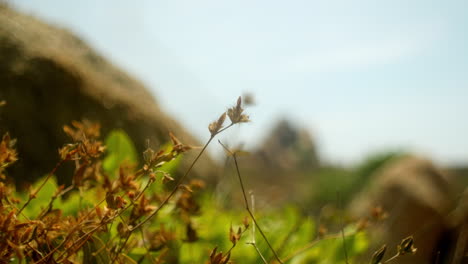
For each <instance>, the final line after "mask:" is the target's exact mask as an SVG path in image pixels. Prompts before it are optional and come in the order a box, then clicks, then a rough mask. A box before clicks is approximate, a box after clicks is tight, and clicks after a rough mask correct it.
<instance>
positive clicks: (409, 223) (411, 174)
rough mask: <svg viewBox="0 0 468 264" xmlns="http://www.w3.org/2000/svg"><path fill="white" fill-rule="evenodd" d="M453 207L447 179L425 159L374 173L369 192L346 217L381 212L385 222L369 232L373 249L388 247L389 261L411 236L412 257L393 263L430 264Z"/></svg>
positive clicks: (405, 161) (407, 160) (401, 160)
mask: <svg viewBox="0 0 468 264" xmlns="http://www.w3.org/2000/svg"><path fill="white" fill-rule="evenodd" d="M453 205H454V199H453V196H452V193H451V189H450V185H449V181H448V179H447V176H446V175H445V174H444V173H443V172H442V171H441V170H440V169H439V168H437V167H436V166H434V164H432V163H431V162H430V161H428V160H426V159H422V158H418V157H414V156H405V157H401V158H398V159H396V160H393V161H390V162H389V164H387V165H384V166H383V168H382V169H380V170H379V171H377V172H376V174H375V175H374V176H373V177H372V179H371V180H370V186H369V188H368V189H366V190H365V191H363V193H362V194H360V195H358V198H356V200H354V201H353V202H352V203H351V211H352V212H354V214H355V215H357V216H360V217H363V216H365V215H367V214H368V212H370V210H371V208H373V207H376V206H381V207H382V208H383V209H384V211H385V212H387V214H388V218H387V219H385V220H384V221H383V223H381V224H380V225H377V226H376V227H374V228H372V230H371V232H370V234H371V236H372V238H373V240H374V241H376V244H374V245H373V246H372V249H375V250H377V249H378V247H380V246H381V244H387V246H388V247H389V250H387V251H388V255H390V254H395V253H396V246H397V245H398V244H399V242H400V241H401V240H402V239H403V238H406V237H408V236H411V235H412V236H413V237H414V241H415V246H416V248H417V252H416V254H414V255H408V256H403V257H401V258H399V259H398V261H397V262H398V263H408V264H409V263H435V262H434V260H435V259H436V258H437V255H438V254H440V253H438V252H439V251H441V249H440V247H439V244H440V241H441V240H443V239H444V236H445V234H446V232H447V230H448V229H449V228H450V225H449V222H448V218H447V217H448V215H449V213H450V211H451V210H452V209H453ZM442 253H444V252H442Z"/></svg>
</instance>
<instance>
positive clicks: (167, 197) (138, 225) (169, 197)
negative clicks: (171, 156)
mask: <svg viewBox="0 0 468 264" xmlns="http://www.w3.org/2000/svg"><path fill="white" fill-rule="evenodd" d="M233 125H234V123H231V124H230V125H229V126H227V127H225V128H223V129H220V130H219V131H217V132H216V133H213V134H212V135H211V136H210V138H209V139H208V141H207V142H206V143H205V145H204V146H203V148H202V149H201V150H200V152H199V153H198V155H197V156H196V157H195V159H194V160H193V161H192V163H191V164H190V166H189V168H188V169H187V170H186V171H185V173H184V175H182V177H180V178H179V179H178V180H177V183H176V185H175V187H174V189H172V191H171V192H170V193H169V195H168V196H166V198H165V199H164V200H163V201H162V203H161V204H160V205H159V206H158V207H157V208H156V209H155V210H154V211H153V212H152V213H151V214H150V215H149V216H148V217H146V218H145V219H144V220H142V221H141V222H140V223H138V224H137V225H135V226H134V227H132V228H130V229H129V232H128V235H127V237H126V239H125V240H124V243H123V244H122V245H121V246H120V247H119V249H118V250H117V253H116V256H115V258H114V259H113V260H112V262H111V263H114V262H115V260H116V258H117V256H118V255H119V254H120V252H121V251H122V250H123V248H124V247H125V245H126V243H127V242H128V239H129V238H130V236H131V234H132V232H133V231H135V230H137V229H138V228H140V227H141V226H143V225H144V224H145V223H146V222H148V221H149V220H150V219H151V218H153V217H154V216H155V215H156V214H157V213H158V212H159V211H160V210H161V209H162V208H163V207H164V206H165V205H166V204H167V203H168V202H169V200H170V199H171V198H172V196H174V194H175V193H176V192H177V190H178V189H179V188H180V186H181V185H182V183H183V181H184V180H185V178H186V177H187V175H188V174H189V173H190V172H191V171H192V169H193V167H194V166H195V164H196V163H197V161H198V160H199V159H200V157H201V156H202V154H203V153H204V152H205V150H206V148H207V147H208V145H210V143H211V141H212V140H213V139H214V138H215V137H216V135H218V134H219V133H221V132H223V131H224V130H226V129H228V128H230V127H231V126H233Z"/></svg>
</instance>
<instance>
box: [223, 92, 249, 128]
mask: <svg viewBox="0 0 468 264" xmlns="http://www.w3.org/2000/svg"><path fill="white" fill-rule="evenodd" d="M243 111H244V109H243V108H242V97H240V96H239V99H237V104H236V106H234V107H231V108H229V109H228V111H227V114H228V116H229V119H231V122H232V123H233V124H237V123H245V122H249V121H250V120H249V116H248V115H245V114H242V112H243Z"/></svg>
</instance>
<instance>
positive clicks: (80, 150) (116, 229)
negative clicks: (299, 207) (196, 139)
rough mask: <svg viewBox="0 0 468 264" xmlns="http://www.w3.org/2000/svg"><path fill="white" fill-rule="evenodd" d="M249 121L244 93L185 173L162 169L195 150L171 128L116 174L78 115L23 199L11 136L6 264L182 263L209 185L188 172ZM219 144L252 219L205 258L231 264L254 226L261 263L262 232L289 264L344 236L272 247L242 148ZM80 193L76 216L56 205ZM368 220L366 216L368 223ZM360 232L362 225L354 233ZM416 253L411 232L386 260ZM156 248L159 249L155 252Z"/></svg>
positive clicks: (3, 200) (4, 216)
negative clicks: (66, 181)
mask: <svg viewBox="0 0 468 264" xmlns="http://www.w3.org/2000/svg"><path fill="white" fill-rule="evenodd" d="M226 117H229V120H230V121H231V123H230V124H229V125H227V126H224V123H225V121H226ZM249 121H250V119H249V117H248V116H247V115H246V114H245V113H244V109H243V107H242V98H241V97H239V98H238V100H237V102H236V104H235V106H233V107H231V108H229V109H228V110H227V111H226V112H225V113H223V114H221V115H220V116H219V118H218V119H217V120H216V121H214V122H212V123H211V124H209V126H208V130H209V132H210V137H209V139H208V140H207V142H206V143H205V145H203V147H202V148H201V149H200V150H199V152H198V154H197V155H196V156H195V158H194V160H193V161H192V162H191V163H190V165H189V166H188V169H187V170H186V171H185V172H184V173H183V174H182V175H181V176H180V177H175V176H173V175H171V174H169V173H168V172H166V171H164V170H162V168H163V166H164V165H165V164H167V163H169V162H171V161H173V160H175V159H176V158H177V157H179V156H180V155H181V154H183V153H185V152H187V151H192V150H194V148H193V147H191V146H189V145H186V144H184V143H182V141H180V140H179V139H178V138H177V137H176V136H175V135H173V134H172V133H170V135H169V136H170V139H171V143H172V147H171V148H170V149H169V150H167V149H162V150H153V149H151V148H148V149H147V150H146V151H145V152H144V153H143V164H142V165H141V167H136V165H135V164H125V163H123V164H121V165H120V167H119V168H118V170H117V172H116V173H115V175H113V174H111V173H109V172H106V171H105V170H104V169H103V165H102V164H103V154H104V153H105V152H106V146H105V145H104V144H103V143H102V141H101V140H100V126H99V124H97V123H93V122H90V121H87V120H83V121H82V122H77V121H73V122H72V123H71V125H67V126H64V127H63V130H64V132H65V133H66V134H67V135H68V136H69V137H70V140H71V142H70V143H68V144H65V145H64V146H63V147H62V148H60V150H59V152H58V156H59V157H60V160H59V162H58V163H57V164H56V166H55V167H54V168H52V170H51V171H50V173H48V174H47V175H46V177H45V178H44V180H43V181H42V182H40V183H39V185H38V186H37V187H36V188H34V189H31V190H30V192H29V195H27V196H26V197H25V198H23V199H18V198H17V197H18V195H17V193H16V191H15V188H14V187H13V185H12V184H11V181H9V180H8V177H7V176H6V172H7V170H8V167H10V166H11V165H12V164H14V162H15V161H17V160H18V154H17V152H16V150H15V149H14V145H15V140H13V139H11V138H10V136H9V134H5V135H4V136H3V138H2V141H1V142H0V263H9V262H11V261H15V262H16V263H22V262H25V263H67V264H71V263H140V262H142V261H144V260H146V261H147V262H149V263H177V262H178V259H177V258H178V256H177V252H176V251H177V250H178V249H177V245H179V244H178V243H195V242H197V241H199V240H201V238H200V234H199V232H198V229H197V228H198V225H197V223H196V221H194V218H195V216H197V215H198V214H200V210H201V207H200V205H199V204H198V201H197V193H198V192H199V190H201V189H203V188H204V183H203V182H202V181H200V180H197V179H189V175H190V172H191V171H192V169H193V168H194V166H195V165H196V163H197V161H198V160H199V159H200V157H201V156H202V155H203V153H204V152H205V150H206V148H207V147H208V145H209V144H210V143H211V141H212V140H213V139H214V138H215V137H216V136H217V135H218V134H220V133H222V132H223V131H225V130H226V129H229V128H230V127H232V126H233V125H235V124H240V123H245V122H249ZM220 143H221V142H220ZM221 145H222V146H223V148H225V150H226V151H227V152H228V153H229V154H230V156H231V157H232V158H233V160H234V163H235V168H236V174H237V178H238V180H239V184H240V189H241V192H242V195H243V198H244V202H245V209H246V211H247V213H248V217H246V218H245V219H244V221H243V225H242V226H241V227H237V228H234V227H233V226H232V225H231V227H230V228H229V232H228V235H227V236H226V239H227V240H229V241H230V242H231V247H230V248H228V249H227V250H225V253H223V252H221V251H220V250H218V247H217V246H216V247H214V249H213V250H212V251H211V253H210V252H206V260H207V261H206V262H207V263H209V264H226V263H233V261H232V260H231V253H232V251H233V249H234V248H235V247H236V246H238V245H239V244H240V241H241V239H242V237H243V235H244V234H245V232H246V231H247V230H249V229H250V230H252V234H253V238H254V240H253V241H252V242H250V243H248V244H251V245H253V246H254V248H255V250H256V253H257V254H258V255H259V256H260V258H261V259H262V261H263V263H268V261H267V260H266V258H265V257H264V256H263V254H262V252H261V250H260V249H259V248H258V247H257V245H256V243H255V233H256V230H258V232H259V234H260V235H261V237H262V239H263V240H264V242H265V243H266V245H267V246H268V249H269V250H270V251H271V253H272V254H273V257H274V259H273V260H272V261H271V262H272V263H286V262H287V261H289V260H291V259H292V258H293V257H295V256H298V255H300V254H302V253H303V252H305V251H306V250H308V249H310V248H312V247H313V246H314V245H315V244H316V243H317V242H318V241H319V240H324V239H331V238H339V237H343V239H344V237H345V235H344V232H343V233H337V234H326V232H323V234H322V235H321V236H320V237H318V238H317V239H315V240H313V241H311V242H310V243H309V244H307V245H304V247H302V248H300V249H298V250H296V251H294V252H293V253H291V254H289V255H287V256H284V257H283V258H280V256H279V255H280V253H279V252H280V251H279V250H275V249H274V247H273V245H272V244H271V243H270V241H269V240H268V238H267V236H266V235H265V233H264V232H263V230H262V228H261V226H260V224H259V223H258V221H257V219H256V217H255V214H254V210H253V202H252V205H249V202H248V199H247V195H246V192H245V186H244V181H243V178H242V175H241V172H240V169H239V166H238V160H237V156H238V154H239V155H240V154H241V153H242V152H239V151H232V150H229V149H228V148H227V147H226V146H225V145H223V144H221ZM65 162H69V163H72V164H74V166H75V170H74V172H73V175H72V183H71V185H69V186H59V187H58V188H57V189H56V190H55V191H54V193H53V194H51V195H50V197H47V199H48V200H46V201H47V202H46V204H47V205H46V206H44V207H42V208H39V211H38V212H35V213H34V214H31V213H30V212H31V211H30V210H28V208H29V207H31V206H33V203H34V200H35V199H38V197H39V196H41V194H43V193H44V192H45V191H44V190H43V189H46V188H45V186H47V184H48V183H49V182H50V181H51V180H52V179H53V176H54V175H55V174H56V173H57V169H58V168H59V167H60V166H62V164H64V163H65ZM74 193H75V194H79V195H78V196H79V197H80V200H79V205H78V210H77V212H76V213H75V214H65V213H64V211H63V210H62V208H60V207H59V206H57V203H58V201H62V200H64V199H65V198H64V197H65V196H66V195H69V196H72V195H73V194H74ZM85 194H86V195H88V196H92V197H94V202H93V203H92V204H87V205H84V204H82V199H81V198H82V197H81V196H84V195H85ZM252 197H253V196H252ZM252 200H253V198H252ZM164 209H165V210H164ZM167 215H170V216H171V221H177V222H179V223H180V224H181V226H183V227H184V231H183V232H180V230H174V229H173V228H171V227H170V226H168V225H166V224H164V222H163V221H159V220H160V219H158V216H159V217H160V218H163V217H167ZM383 216H384V212H382V210H377V211H376V212H375V213H374V218H378V219H380V218H383ZM250 221H252V224H251V223H250ZM367 224H368V221H367V220H366V221H365V224H362V225H361V226H362V228H364V226H365V225H367ZM323 230H325V228H323ZM360 230H361V228H357V229H356V232H359V231H360ZM347 235H349V234H347ZM134 248H142V249H144V251H145V252H143V253H142V254H140V255H138V256H139V257H138V259H134V257H131V256H130V253H131V252H132V249H134ZM385 251H386V248H385V247H384V248H383V249H381V250H379V251H378V252H376V254H375V255H374V257H373V259H372V262H371V263H373V264H377V263H382V260H383V257H384V255H385ZM415 251H416V249H415V248H414V242H413V240H412V238H411V237H410V238H407V239H405V240H403V241H402V243H401V244H400V245H399V247H398V251H397V252H398V253H397V255H396V256H394V257H392V258H390V259H388V260H387V261H385V262H383V263H386V262H389V261H391V260H393V259H395V258H396V257H398V256H402V255H404V254H408V253H414V252H415ZM155 252H157V253H158V254H157V255H155V254H153V253H155Z"/></svg>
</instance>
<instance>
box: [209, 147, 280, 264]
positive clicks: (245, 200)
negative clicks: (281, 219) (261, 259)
mask: <svg viewBox="0 0 468 264" xmlns="http://www.w3.org/2000/svg"><path fill="white" fill-rule="evenodd" d="M218 142H219V144H221V146H223V148H224V149H226V151H227V152H229V153H230V154H231V155H232V157H233V158H234V164H235V165H236V172H237V177H238V178H239V183H240V186H241V190H242V195H243V196H244V202H245V209H246V210H247V212H248V213H249V215H250V217H251V218H252V221H253V222H254V224H255V226H256V227H257V229H258V232H260V235H262V237H263V239H264V240H265V242H266V243H267V245H268V247H269V248H270V250H271V252H272V253H273V255H275V258H276V260H277V261H278V262H279V263H280V264H283V261H281V259H280V258H279V256H278V254H276V251H275V249H274V248H273V246H272V245H271V244H270V241H268V239H267V237H266V235H265V233H263V230H262V229H261V228H260V226H259V225H258V223H257V219H255V216H254V214H253V213H252V211H251V210H250V207H249V202H248V201H247V195H246V193H245V188H244V182H243V181H242V177H241V174H240V170H239V164H238V163H237V157H236V153H235V152H234V153H233V152H231V151H230V150H229V149H228V148H227V147H226V146H225V145H223V143H221V141H219V140H218Z"/></svg>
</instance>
